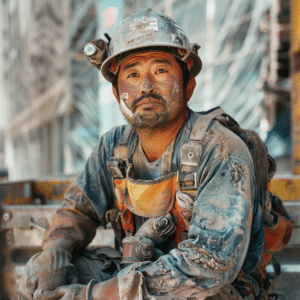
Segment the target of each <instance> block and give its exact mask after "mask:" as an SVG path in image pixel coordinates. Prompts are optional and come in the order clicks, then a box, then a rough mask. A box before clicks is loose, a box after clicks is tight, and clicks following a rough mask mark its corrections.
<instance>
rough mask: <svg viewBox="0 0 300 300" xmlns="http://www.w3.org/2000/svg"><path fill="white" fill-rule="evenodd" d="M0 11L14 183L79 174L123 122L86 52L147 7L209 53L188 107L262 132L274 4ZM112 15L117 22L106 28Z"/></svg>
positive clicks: (224, 1) (109, 4)
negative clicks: (102, 139) (267, 26)
mask: <svg viewBox="0 0 300 300" xmlns="http://www.w3.org/2000/svg"><path fill="white" fill-rule="evenodd" d="M1 5H2V8H3V11H4V14H3V15H4V19H5V23H6V31H5V41H4V46H5V49H4V56H5V59H6V61H7V64H6V70H5V73H4V75H5V77H6V81H7V86H8V87H9V90H10V92H9V95H10V102H11V121H10V125H9V136H8V139H7V142H6V143H7V145H9V147H7V148H8V149H9V157H10V164H9V169H10V170H14V171H12V173H11V174H10V175H12V179H21V178H24V177H34V176H35V177H36V176H40V175H47V174H48V175H49V174H62V173H77V172H79V171H81V170H82V169H83V167H84V164H85V161H86V159H87V157H88V156H89V154H90V153H91V151H92V149H93V147H94V146H95V144H96V143H97V140H98V138H99V136H100V135H101V134H103V133H104V132H105V131H107V130H109V129H110V128H111V127H112V126H116V125H120V124H124V123H125V119H124V117H123V116H122V113H121V111H120V109H119V105H118V102H117V101H116V100H115V99H114V96H113V95H112V92H111V84H110V83H108V82H106V81H105V80H104V79H103V78H102V76H99V74H100V72H99V71H98V70H97V69H95V68H93V67H92V66H91V65H90V64H89V63H88V61H87V60H86V58H85V57H84V56H83V53H82V49H83V46H84V44H85V43H87V42H89V41H90V40H93V39H95V38H99V37H103V35H104V33H105V32H108V33H109V34H112V32H113V30H114V29H115V27H116V26H117V25H118V24H119V22H120V21H121V20H122V19H123V18H125V17H127V16H128V15H129V14H131V13H132V12H133V10H135V9H139V8H143V7H151V8H153V9H154V10H157V11H161V12H164V13H166V14H167V15H169V16H170V17H172V18H174V19H175V20H176V21H177V22H178V23H179V24H180V25H181V26H182V27H183V29H184V30H185V32H186V33H187V35H188V36H189V39H190V41H191V42H197V43H198V44H200V45H201V47H202V48H201V49H200V51H199V54H200V56H201V58H202V60H203V71H202V72H201V73H200V75H199V76H198V77H197V87H196V90H195V92H194V95H193V98H192V99H191V101H190V102H189V106H190V107H191V108H192V109H194V110H195V111H202V110H206V109H210V108H212V107H215V106H222V107H223V109H225V111H226V112H228V113H229V114H231V115H232V116H233V117H234V118H236V119H237V121H238V122H240V123H241V124H242V125H243V127H248V128H253V129H256V130H259V125H260V121H261V118H262V116H263V115H264V105H265V103H264V97H265V95H264V91H263V82H264V81H265V80H266V79H265V77H266V72H265V71H264V70H266V68H267V67H266V66H267V55H268V53H267V43H268V35H267V34H266V33H265V32H263V31H262V30H261V22H262V20H264V18H265V16H266V14H267V12H268V10H269V8H270V3H269V1H259V0H187V1H179V0H142V1H138V0H110V1H108V0H101V1H100V0H67V1H64V2H62V1H58V0H51V1H50V0H44V1H42V2H40V1H36V0H9V1H8V0H2V2H1ZM111 12H113V13H114V14H115V19H114V20H113V21H112V23H109V22H108V21H107V19H106V16H107V14H109V13H111ZM24 74H25V75H26V76H24ZM32 153H35V155H32Z"/></svg>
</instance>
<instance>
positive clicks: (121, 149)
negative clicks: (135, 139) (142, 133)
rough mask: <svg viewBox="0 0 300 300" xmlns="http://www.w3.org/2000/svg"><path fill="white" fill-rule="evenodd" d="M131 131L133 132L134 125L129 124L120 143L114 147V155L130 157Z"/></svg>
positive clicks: (124, 157)
mask: <svg viewBox="0 0 300 300" xmlns="http://www.w3.org/2000/svg"><path fill="white" fill-rule="evenodd" d="M131 133H132V126H131V125H128V126H127V127H126V128H125V130H124V132H123V134H122V136H121V138H120V140H119V143H118V145H117V146H116V147H115V148H114V157H118V158H123V159H128V158H129V149H128V142H129V138H130V136H131Z"/></svg>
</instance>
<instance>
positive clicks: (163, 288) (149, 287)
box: [118, 139, 256, 299]
mask: <svg viewBox="0 0 300 300" xmlns="http://www.w3.org/2000/svg"><path fill="white" fill-rule="evenodd" d="M231 142H232V145H230V143H228V142H227V143H226V142H224V139H223V140H222V139H221V140H220V139H219V140H217V141H216V142H215V143H211V145H210V147H207V148H206V150H205V153H204V156H203V158H202V159H201V161H202V162H201V163H200V165H199V169H198V175H199V178H200V185H199V189H198V193H197V197H196V201H195V203H194V210H193V217H192V220H191V224H190V229H189V239H188V240H185V241H183V242H181V243H180V244H179V246H178V249H173V250H171V251H170V252H169V253H168V254H166V255H164V256H161V257H160V258H159V259H158V260H156V261H155V262H145V263H140V264H134V265H131V266H129V267H127V268H125V269H123V270H122V271H121V272H120V273H119V275H118V279H119V289H120V297H121V299H156V298H157V297H159V299H161V297H162V298H163V297H164V296H165V297H167V299H169V298H170V297H171V298H174V299H177V298H196V299H205V298H206V297H208V296H211V295H214V294H217V293H218V292H220V290H221V289H222V288H223V287H225V286H226V285H228V284H230V283H231V282H232V281H233V280H234V279H235V277H236V276H237V274H238V272H239V271H240V270H241V267H242V265H243V262H244V260H245V257H246V254H247V249H248V245H249V239H250V231H251V224H252V218H253V201H254V199H255V193H256V185H255V175H254V171H253V165H252V160H251V157H250V154H249V151H248V149H247V148H246V146H245V145H243V144H241V142H239V141H237V140H235V141H231ZM225 148H227V150H226V149H225ZM224 149H225V150H224ZM133 291H135V294H133ZM128 295H129V297H128ZM168 297H169V298H168Z"/></svg>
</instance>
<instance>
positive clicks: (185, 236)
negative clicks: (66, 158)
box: [19, 9, 264, 300]
mask: <svg viewBox="0 0 300 300" xmlns="http://www.w3.org/2000/svg"><path fill="white" fill-rule="evenodd" d="M198 49H199V46H198V45H197V44H191V43H190V42H189V40H188V38H187V36H186V35H185V33H184V32H183V30H182V29H181V28H180V26H179V25H178V24H177V23H175V22H174V21H173V20H172V19H170V18H169V17H167V16H165V15H163V14H161V13H157V12H154V11H152V10H151V9H141V10H138V11H136V12H134V13H133V14H132V15H131V16H129V17H128V18H127V19H125V20H124V21H123V22H122V23H121V24H120V25H119V26H118V27H117V29H116V31H115V33H114V35H113V36H112V38H110V37H108V41H107V42H105V41H104V40H96V41H92V43H91V44H89V45H87V46H86V48H85V52H86V54H87V56H88V58H89V60H90V61H91V63H92V64H93V65H94V66H96V67H97V68H99V69H101V72H102V75H103V76H104V77H105V78H106V79H107V80H108V81H110V82H112V89H113V93H114V95H115V97H116V99H117V101H118V102H119V104H120V108H121V110H122V112H123V114H124V116H125V117H126V119H127V120H128V122H129V125H126V126H119V127H115V128H112V129H111V130H110V131H109V132H107V133H106V134H104V135H103V136H102V137H101V139H100V141H99V143H98V145H97V146H96V147H95V149H94V151H93V153H92V154H91V156H90V158H89V159H88V161H87V164H86V167H85V170H84V171H83V172H82V174H81V175H80V176H79V177H78V179H77V180H76V181H75V182H74V183H73V185H72V186H71V188H70V189H69V191H68V192H67V193H66V195H65V201H64V203H63V207H62V208H60V209H58V211H57V212H56V213H55V215H54V216H53V219H52V222H51V224H50V228H49V229H48V230H47V232H46V233H45V236H44V241H43V250H44V251H43V252H42V253H39V254H37V255H35V256H34V257H33V258H31V260H30V261H29V262H28V264H27V266H26V271H25V272H24V274H23V277H22V280H21V284H20V292H19V297H20V299H33V298H34V299H89V300H90V299H94V300H96V299H97V300H98V299H130V300H131V299H211V300H212V299H213V300H218V299H255V297H257V296H258V292H257V290H258V287H257V285H258V284H257V282H256V281H255V280H254V278H253V277H252V276H251V274H253V272H254V271H255V269H256V268H257V266H258V264H259V262H260V259H261V257H262V252H263V244H264V232H263V223H262V212H261V209H260V206H259V199H258V187H257V182H256V177H255V172H254V167H253V161H252V158H251V155H250V152H249V150H248V148H247V146H246V145H245V143H244V142H243V141H242V140H241V139H240V138H239V137H238V136H237V135H235V134H234V133H233V132H232V131H230V130H229V129H227V128H226V127H225V126H223V125H222V124H221V123H220V122H218V121H217V120H216V119H215V118H214V112H212V113H200V114H198V113H195V112H194V111H192V110H190V109H189V108H188V107H187V102H188V101H189V100H190V98H191V97H192V94H193V91H194V88H195V85H196V82H195V77H196V76H197V75H198V74H199V72H200V71H201V66H202V63H201V60H200V58H199V56H198V54H197V50H198ZM108 221H111V223H112V225H113V228H114V230H115V235H116V242H117V244H118V245H119V246H122V249H123V253H122V255H121V253H120V252H119V251H117V250H115V249H112V248H108V247H104V248H99V249H96V250H90V251H87V250H84V249H85V248H86V246H87V245H88V244H89V243H90V242H91V241H92V239H93V237H94V236H95V232H96V228H97V227H98V226H99V225H102V226H105V224H106V222H108ZM241 282H247V284H248V286H247V285H245V286H241Z"/></svg>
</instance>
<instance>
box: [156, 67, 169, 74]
mask: <svg viewBox="0 0 300 300" xmlns="http://www.w3.org/2000/svg"><path fill="white" fill-rule="evenodd" d="M162 73H167V70H166V69H163V68H160V69H158V70H157V71H156V74H162Z"/></svg>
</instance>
